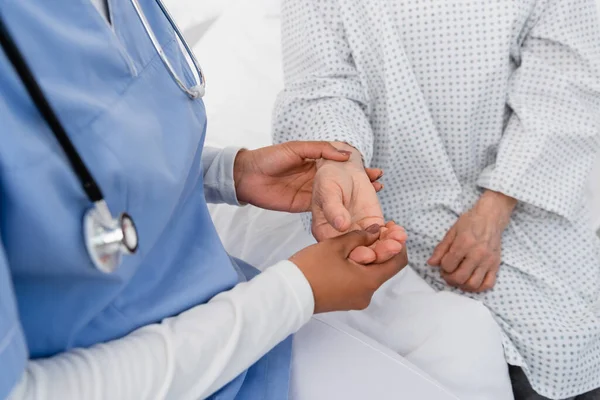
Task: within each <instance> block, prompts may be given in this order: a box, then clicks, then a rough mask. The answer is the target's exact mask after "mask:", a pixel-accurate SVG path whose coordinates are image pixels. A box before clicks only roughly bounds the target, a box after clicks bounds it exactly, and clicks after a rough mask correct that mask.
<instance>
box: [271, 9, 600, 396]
mask: <svg viewBox="0 0 600 400" xmlns="http://www.w3.org/2000/svg"><path fill="white" fill-rule="evenodd" d="M282 14H283V52H284V69H285V80H286V89H285V91H284V92H283V93H282V94H281V96H280V98H279V100H278V104H277V107H276V111H275V118H276V120H275V128H274V130H275V139H276V140H277V141H279V142H282V141H288V140H296V139H301V140H328V141H336V142H337V145H338V147H339V148H340V149H347V150H350V151H353V153H354V155H353V158H354V162H353V163H350V164H346V165H336V164H333V163H330V162H327V161H325V162H323V163H321V164H320V168H319V171H318V173H317V178H316V181H315V187H314V193H315V196H314V197H313V199H314V201H313V207H312V211H313V213H312V215H313V219H312V231H313V234H314V235H315V237H316V238H317V239H318V240H323V239H325V238H328V237H331V236H336V235H339V234H340V233H341V232H346V231H348V230H349V229H353V228H355V227H357V226H358V227H365V226H368V225H370V224H372V223H375V222H377V223H380V224H381V223H382V222H383V221H384V215H385V217H386V219H393V220H395V221H397V222H398V223H400V224H402V225H404V226H405V228H406V231H407V233H408V242H407V245H408V249H409V253H410V265H411V266H412V268H413V269H414V270H416V271H417V272H418V273H419V275H420V276H421V277H422V278H423V279H424V280H425V281H426V282H427V283H429V284H430V285H431V286H432V287H433V288H435V289H436V290H440V291H453V292H456V293H459V294H461V295H464V296H467V297H469V298H471V299H474V300H476V301H479V302H482V303H483V304H485V305H486V306H487V308H488V309H489V311H490V312H491V315H492V316H493V317H494V319H495V321H496V322H497V324H498V325H499V326H500V328H501V329H502V344H503V346H504V354H505V358H506V361H507V363H508V364H510V365H511V367H510V374H511V377H512V379H513V383H514V391H515V393H514V394H515V397H516V398H517V400H518V399H546V398H550V399H566V398H572V397H573V396H579V397H578V398H581V399H583V398H585V399H600V392H599V391H598V390H595V389H597V388H598V387H600V242H599V241H598V238H597V237H596V236H595V235H594V232H593V230H592V229H591V228H590V226H589V217H588V210H587V209H586V206H584V204H583V201H582V193H583V189H584V185H585V182H586V178H587V175H588V172H589V170H590V168H591V165H592V164H593V162H594V160H595V158H596V157H598V150H599V145H600V137H599V135H600V29H599V19H598V12H597V10H596V5H595V2H594V0H537V1H534V0H529V1H525V0H521V1H514V0H500V1H494V2H464V1H436V2H425V1H418V0H396V1H391V2H378V1H375V0H341V1H332V0H286V1H284V6H283V10H282ZM363 163H364V164H365V165H368V166H373V167H377V168H382V169H384V170H385V171H386V177H385V179H384V183H385V186H386V187H385V190H383V191H382V192H381V194H380V197H379V200H380V201H381V203H380V202H379V200H378V197H377V195H376V193H375V191H374V189H373V187H372V185H371V184H370V182H369V179H368V177H367V176H366V175H365V173H364V168H363ZM380 204H381V205H380ZM382 209H383V212H382ZM366 313H367V314H366V315H368V313H369V309H368V310H367V312H366ZM371 313H372V319H373V321H376V320H377V318H378V317H379V315H377V312H374V311H371ZM363 318H364V316H363ZM458 323H459V322H457V324H458ZM363 330H364V329H363ZM385 331H386V330H385V329H382V330H375V329H373V330H372V331H370V332H367V333H368V334H370V335H371V336H374V337H375V338H376V339H379V340H380V341H382V342H384V343H385V344H387V345H388V346H390V347H392V348H400V347H401V343H402V341H403V340H404V338H403V337H402V335H397V336H396V337H390V335H389V334H387V332H385ZM439 334H440V335H443V334H444V332H440V333H439ZM452 350H453V349H449V351H452ZM454 351H456V352H459V350H454ZM453 354H455V353H453ZM477 372H478V371H464V373H463V375H462V379H463V382H462V383H463V384H464V385H465V386H468V385H469V384H470V383H472V381H473V380H476V379H477V378H476V374H477ZM480 372H481V374H484V373H486V372H485V371H480ZM438 379H442V380H443V377H442V378H439V377H438ZM586 393H587V394H586ZM490 398H493V397H490Z"/></svg>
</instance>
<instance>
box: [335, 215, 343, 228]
mask: <svg viewBox="0 0 600 400" xmlns="http://www.w3.org/2000/svg"><path fill="white" fill-rule="evenodd" d="M342 225H344V217H335V218H334V219H333V227H334V228H335V229H337V230H338V231H340V230H341V229H342Z"/></svg>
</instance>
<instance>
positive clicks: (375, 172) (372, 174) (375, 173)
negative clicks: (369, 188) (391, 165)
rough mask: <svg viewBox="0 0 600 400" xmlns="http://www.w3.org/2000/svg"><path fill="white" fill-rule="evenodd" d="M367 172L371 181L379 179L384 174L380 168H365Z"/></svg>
mask: <svg viewBox="0 0 600 400" xmlns="http://www.w3.org/2000/svg"><path fill="white" fill-rule="evenodd" d="M365 172H366V173H367V176H368V177H369V180H370V181H371V182H375V181H378V180H379V179H381V177H382V176H383V170H381V169H379V168H365Z"/></svg>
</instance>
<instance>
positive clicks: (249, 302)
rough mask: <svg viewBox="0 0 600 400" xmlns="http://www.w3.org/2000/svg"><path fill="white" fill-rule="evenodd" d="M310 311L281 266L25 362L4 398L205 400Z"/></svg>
mask: <svg viewBox="0 0 600 400" xmlns="http://www.w3.org/2000/svg"><path fill="white" fill-rule="evenodd" d="M313 309H314V300H313V294H312V291H311V288H310V285H309V284H308V282H307V280H306V278H304V275H303V274H302V272H301V271H300V270H299V269H298V268H297V267H296V266H295V265H294V264H292V263H291V262H289V261H284V262H281V263H279V264H277V265H276V266H273V267H272V268H270V269H268V270H267V271H265V272H264V273H262V274H260V275H258V276H257V277H255V278H254V279H253V280H252V281H250V282H247V283H242V284H239V285H237V286H236V287H235V288H234V289H232V290H230V291H227V292H223V293H221V294H219V295H217V296H216V297H215V298H213V299H212V300H211V301H210V302H209V303H207V304H205V305H200V306H197V307H194V308H192V309H190V310H189V311H186V312H184V313H182V314H181V315H179V316H176V317H173V318H168V319H166V320H164V321H163V322H162V323H161V324H154V325H149V326H146V327H143V328H141V329H139V330H137V331H135V332H133V333H131V334H129V335H128V336H126V337H124V338H122V339H118V340H115V341H112V342H109V343H106V344H99V345H96V346H93V347H91V348H89V349H77V350H73V351H69V352H67V353H63V354H60V355H57V356H55V357H52V358H49V359H45V360H35V361H30V362H29V364H28V365H27V370H26V372H25V374H24V375H23V376H22V378H21V381H20V382H19V384H18V386H17V387H16V388H15V389H14V390H13V392H12V395H11V397H10V399H11V400H17V399H18V400H20V399H37V400H40V399H113V400H119V399H130V398H132V397H135V398H139V399H146V398H163V397H166V398H177V399H178V398H205V397H207V396H209V395H210V394H212V393H214V392H215V391H216V390H218V389H219V388H221V387H222V386H224V385H225V384H227V383H228V382H229V381H231V380H232V379H234V378H235V377H236V376H237V375H238V374H240V373H241V372H242V371H244V370H246V369H247V368H249V367H250V366H251V365H252V364H253V363H254V362H256V361H257V360H258V359H259V358H260V357H262V356H263V355H264V354H265V353H266V352H268V351H269V350H270V349H271V348H273V347H274V346H275V345H276V344H278V343H279V342H280V341H282V340H283V339H285V338H286V337H287V336H289V335H290V334H292V333H294V332H295V331H297V330H298V329H299V328H300V327H301V326H302V325H303V324H304V323H306V322H307V321H308V319H309V318H310V316H311V315H312V313H313ZM208 321H209V322H210V323H207V322H208ZM242 332H243V334H242Z"/></svg>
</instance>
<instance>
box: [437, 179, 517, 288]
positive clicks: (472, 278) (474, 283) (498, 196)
mask: <svg viewBox="0 0 600 400" xmlns="http://www.w3.org/2000/svg"><path fill="white" fill-rule="evenodd" d="M516 204H517V201H516V200H515V199H513V198H512V197H509V196H506V195H504V194H502V193H498V192H493V191H489V190H488V191H486V192H485V193H484V194H483V195H482V196H481V198H480V199H479V201H478V202H477V203H476V204H475V206H474V207H473V208H472V209H471V210H469V211H468V212H466V213H465V214H463V215H461V216H460V218H459V219H458V221H456V223H455V224H454V226H453V227H452V228H450V230H449V231H448V233H446V236H445V237H444V239H443V240H442V241H441V242H440V244H438V246H437V247H436V248H435V250H434V252H433V255H432V256H431V258H430V259H429V260H428V261H427V262H428V263H429V265H432V266H438V267H440V268H441V275H442V278H444V280H445V281H446V282H447V283H448V284H449V285H451V286H454V287H458V288H460V289H462V290H464V291H466V292H483V291H486V290H489V289H491V288H492V287H494V285H495V283H496V275H497V273H498V269H499V268H500V256H501V247H502V233H503V232H504V230H505V229H506V227H507V226H508V223H509V222H510V216H511V214H512V211H513V209H514V208H515V206H516Z"/></svg>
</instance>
